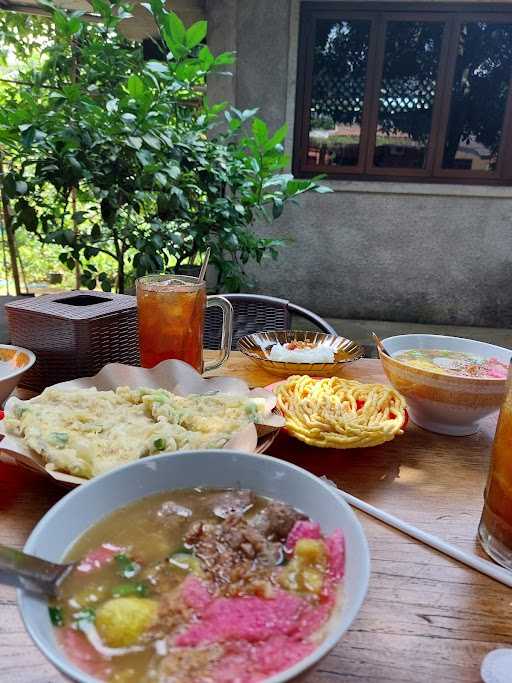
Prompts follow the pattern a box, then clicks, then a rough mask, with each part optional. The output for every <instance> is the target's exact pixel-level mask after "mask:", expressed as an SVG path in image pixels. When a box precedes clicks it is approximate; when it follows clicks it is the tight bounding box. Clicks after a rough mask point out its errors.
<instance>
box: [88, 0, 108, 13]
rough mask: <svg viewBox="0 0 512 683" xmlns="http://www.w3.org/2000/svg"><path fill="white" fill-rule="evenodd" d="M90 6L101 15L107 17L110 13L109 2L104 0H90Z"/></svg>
mask: <svg viewBox="0 0 512 683" xmlns="http://www.w3.org/2000/svg"><path fill="white" fill-rule="evenodd" d="M92 7H93V9H94V11H95V12H97V13H98V14H101V16H102V17H109V16H111V15H112V10H111V8H110V3H109V2H106V0H92Z"/></svg>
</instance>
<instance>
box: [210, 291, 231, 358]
mask: <svg viewBox="0 0 512 683" xmlns="http://www.w3.org/2000/svg"><path fill="white" fill-rule="evenodd" d="M210 306H219V307H220V308H221V309H222V338H221V341H220V350H221V354H220V358H219V359H218V360H215V361H213V363H208V364H205V366H204V372H208V371H210V370H215V369H216V368H219V367H220V366H221V365H222V363H224V361H225V360H227V358H228V357H229V353H230V351H231V342H232V339H233V306H232V305H231V304H230V303H229V301H228V300H227V299H225V298H224V297H223V296H209V297H207V298H206V307H207V308H210Z"/></svg>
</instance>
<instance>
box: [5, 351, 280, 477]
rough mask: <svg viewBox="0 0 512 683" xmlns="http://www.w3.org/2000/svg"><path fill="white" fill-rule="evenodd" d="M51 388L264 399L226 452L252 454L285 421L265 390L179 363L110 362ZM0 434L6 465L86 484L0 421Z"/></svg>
mask: <svg viewBox="0 0 512 683" xmlns="http://www.w3.org/2000/svg"><path fill="white" fill-rule="evenodd" d="M53 386H54V387H59V388H62V389H68V388H69V389H87V388H90V387H96V389H98V390H101V391H107V390H109V389H114V390H115V389H117V387H125V386H127V387H130V388H131V389H137V388H139V387H147V388H149V389H167V390H168V391H170V392H172V393H173V394H177V395H178V396H189V395H190V394H206V393H210V392H220V393H223V394H230V395H234V396H250V397H251V398H264V399H265V401H266V408H267V411H266V415H265V417H264V418H263V422H262V423H261V424H258V425H254V424H249V425H247V427H244V429H242V430H240V431H239V432H236V434H234V435H233V436H232V437H231V439H230V440H229V441H228V442H227V443H226V445H225V446H224V448H226V449H229V450H241V451H247V452H249V453H255V452H256V451H257V447H258V438H261V437H264V436H266V435H268V434H270V433H272V432H275V431H277V430H278V429H279V428H280V427H282V426H283V425H284V419H283V418H282V417H281V416H280V415H276V414H275V413H272V410H273V409H274V408H275V405H276V398H275V396H274V394H272V393H271V392H269V391H266V390H265V389H249V387H248V385H247V384H246V383H245V382H244V381H243V380H241V379H237V378H236V377H211V378H208V379H205V378H204V377H202V376H201V375H200V374H199V373H198V372H196V371H195V370H194V368H192V367H191V366H190V365H187V363H184V362H183V361H180V360H166V361H162V362H161V363H159V364H158V365H157V366H156V367H154V368H151V369H146V368H139V367H134V366H131V365H123V364H121V363H110V364H109V365H105V367H104V368H103V369H102V370H100V372H99V373H98V374H97V375H94V377H83V378H80V379H74V380H70V381H68V382H61V383H60V384H54V385H53ZM31 400H33V399H29V400H28V401H21V400H20V399H19V398H17V397H16V396H11V397H10V398H9V399H8V400H7V402H6V404H5V407H4V412H5V415H6V417H7V416H8V415H9V413H11V412H12V411H13V408H14V406H15V405H18V404H20V403H30V401H31ZM0 434H3V435H4V438H3V440H2V442H1V444H0V452H1V457H2V459H4V460H5V461H7V462H12V461H15V462H16V463H17V464H20V465H24V466H25V467H29V468H30V469H33V470H36V471H38V472H42V473H45V474H48V475H50V476H51V477H53V478H54V479H57V480H58V481H60V482H63V483H65V484H68V485H76V484H83V483H84V482H86V481H88V480H87V479H84V478H83V477H76V476H74V475H71V474H67V473H65V472H59V471H57V470H54V469H52V468H51V466H49V465H47V464H46V463H45V460H44V458H43V457H42V456H40V455H39V454H38V453H36V452H35V451H33V450H32V449H30V448H28V447H27V446H26V445H25V444H24V442H23V439H21V438H19V437H16V436H13V435H12V434H6V431H5V425H4V421H0Z"/></svg>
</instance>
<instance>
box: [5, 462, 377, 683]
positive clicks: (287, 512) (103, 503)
mask: <svg viewBox="0 0 512 683" xmlns="http://www.w3.org/2000/svg"><path fill="white" fill-rule="evenodd" d="M25 552H27V553H31V554H33V555H37V556H39V557H43V558H45V559H48V560H53V561H61V562H62V561H73V562H75V565H74V569H73V571H72V572H71V573H69V574H68V575H67V576H66V578H65V579H64V581H63V582H62V583H61V584H60V586H59V590H58V593H57V595H56V596H55V598H52V599H45V598H41V597H38V596H36V595H33V594H30V593H28V592H26V591H24V590H20V591H19V592H18V600H19V606H20V610H21V614H22V616H23V620H24V622H25V625H26V627H27V629H28V631H29V633H30V635H31V636H32V638H33V640H34V641H35V643H36V644H37V645H38V647H39V648H40V649H41V650H42V652H43V653H44V654H45V655H46V656H47V657H48V659H49V660H50V661H51V662H52V663H53V664H54V665H55V666H56V667H57V668H58V669H60V671H61V672H63V673H64V674H65V675H66V676H68V677H69V678H70V679H72V680H74V681H79V682H80V683H97V682H98V681H105V682H109V683H121V682H122V683H169V681H173V683H194V682H195V681H197V682H199V681H209V682H211V683H238V682H239V681H244V683H260V681H266V682H267V683H284V682H285V681H289V680H292V679H294V678H296V677H298V676H300V675H301V674H303V673H304V672H306V671H308V670H309V669H311V668H312V667H314V666H315V664H316V663H317V662H318V661H319V660H320V659H322V658H323V657H324V656H325V655H326V654H327V653H328V652H329V651H330V650H331V649H332V648H333V647H334V646H335V644H336V643H337V641H338V640H339V639H340V638H341V636H342V635H343V633H344V632H345V631H346V630H347V629H348V628H349V626H350V624H351V623H352V621H353V620H354V619H355V617H356V615H357V613H358V611H359V609H360V608H361V605H362V603H363V600H364V597H365V594H366V591H367V587H368V579H369V553H368V545H367V542H366V539H365V536H364V532H363V530H362V528H361V525H360V523H359V522H358V520H357V518H356V517H355V515H354V513H353V512H352V511H351V509H350V508H349V506H348V505H347V504H346V503H345V502H344V500H343V499H342V498H341V496H340V495H339V493H338V492H337V491H336V489H335V488H334V487H333V486H332V485H330V484H328V483H326V482H323V481H322V480H320V479H319V478H317V477H315V476H313V475H312V474H310V473H309V472H307V471H305V470H303V469H301V468H299V467H297V466H295V465H292V464H290V463H287V462H284V461H281V460H278V459H275V458H270V457H264V458H263V457H258V456H255V455H253V454H248V453H240V452H230V451H225V450H208V451H191V452H180V453H173V454H166V455H159V456H152V457H148V458H144V459H143V460H139V461H136V462H134V463H131V464H129V465H127V466H125V467H121V468H119V469H116V470H114V471H112V472H109V473H108V474H105V475H103V476H100V477H98V478H96V479H94V480H92V481H91V482H89V483H87V484H85V485H84V486H81V487H79V488H78V489H76V490H75V491H73V492H72V493H70V494H68V495H67V496H65V498H63V499H62V500H61V501H60V502H59V503H57V504H56V505H55V506H54V507H53V508H52V509H51V510H50V511H49V512H48V513H47V514H46V515H45V517H43V519H42V520H41V521H40V522H39V524H38V525H37V527H36V528H35V530H34V531H33V532H32V534H31V536H30V538H29V540H28V541H27V544H26V546H25Z"/></svg>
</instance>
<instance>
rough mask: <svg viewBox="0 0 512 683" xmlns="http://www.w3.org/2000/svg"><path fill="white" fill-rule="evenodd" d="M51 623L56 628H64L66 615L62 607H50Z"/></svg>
mask: <svg viewBox="0 0 512 683" xmlns="http://www.w3.org/2000/svg"><path fill="white" fill-rule="evenodd" d="M48 612H49V613H50V621H51V622H52V624H53V625H54V626H64V615H63V614H62V610H61V608H60V607H48Z"/></svg>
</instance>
